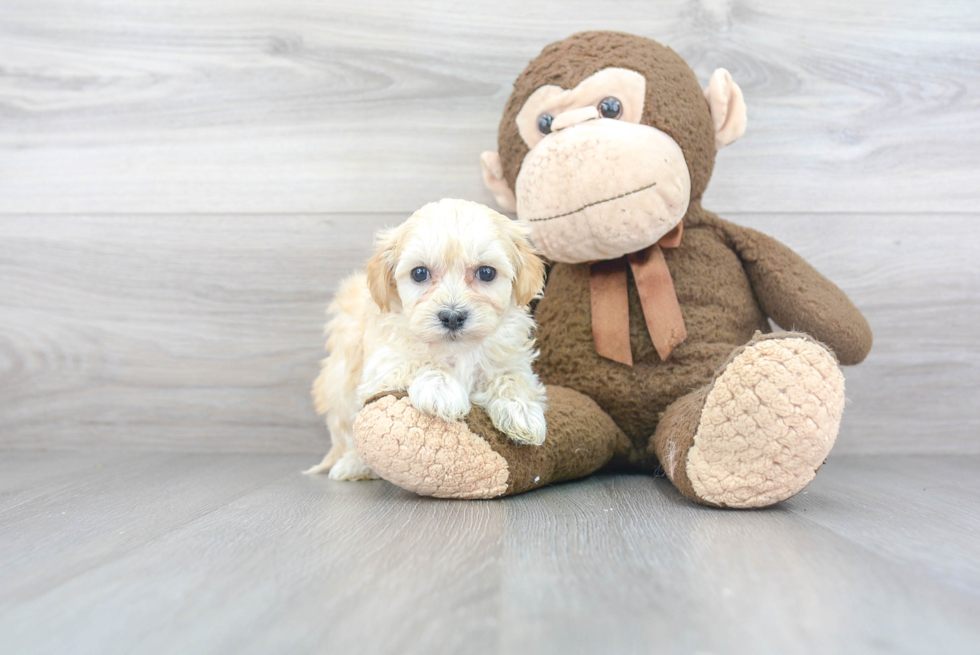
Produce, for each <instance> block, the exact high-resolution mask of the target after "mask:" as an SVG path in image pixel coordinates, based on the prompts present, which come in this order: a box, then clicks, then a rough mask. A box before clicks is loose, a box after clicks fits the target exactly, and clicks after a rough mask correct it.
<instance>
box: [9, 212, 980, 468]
mask: <svg viewBox="0 0 980 655" xmlns="http://www.w3.org/2000/svg"><path fill="white" fill-rule="evenodd" d="M402 218H403V217H402V216H401V215H397V214H387V215H386V214H380V215H359V216H356V217H349V216H343V215H311V216H297V215H279V216H251V215H244V216H213V215H212V216H139V217H132V216H95V217H91V216H15V217H10V216H8V217H0V242H3V243H4V244H6V246H7V247H6V248H5V250H4V251H3V252H2V253H0V279H2V280H3V281H4V284H2V285H0V308H2V312H3V315H4V320H3V321H2V322H0V391H2V393H0V443H2V444H3V445H4V446H6V447H16V448H60V447H69V448H78V447H112V448H118V447H128V448H133V449H166V450H185V451H186V450H197V451H271V452H321V451H323V450H324V448H325V447H326V443H327V433H326V430H325V428H324V427H323V423H322V421H321V420H320V419H319V418H318V417H316V416H315V414H314V413H313V411H312V407H311V403H310V400H309V394H308V390H309V385H310V383H311V381H312V379H313V378H314V377H315V375H316V372H317V367H318V361H319V359H320V358H321V357H322V356H323V351H322V348H323V344H322V341H323V340H322V337H321V330H322V325H323V320H324V319H323V311H324V308H325V307H326V305H327V303H328V301H329V298H330V296H331V294H332V291H333V289H334V288H335V286H336V284H337V282H338V281H339V280H340V279H341V277H342V276H344V275H345V274H346V273H347V272H348V271H350V270H352V269H353V268H354V266H355V265H356V262H358V261H363V259H364V258H366V257H367V254H368V252H369V249H370V242H371V234H372V233H373V232H374V231H375V230H376V229H378V228H380V227H381V226H384V225H386V224H387V225H392V224H395V223H397V222H400V221H401V220H402ZM732 218H734V219H735V220H737V221H738V222H740V223H742V224H745V225H748V226H751V227H755V228H758V229H761V230H763V231H765V232H767V233H769V234H772V235H773V236H775V237H776V238H778V239H780V240H782V241H784V242H785V243H787V244H788V245H790V246H791V247H793V248H794V249H796V250H797V251H798V252H800V253H801V254H802V255H803V256H804V257H806V258H807V259H809V260H810V261H811V262H812V263H813V264H814V265H815V266H816V267H817V268H818V269H819V270H820V271H822V272H823V273H824V274H826V275H827V276H828V277H830V278H831V279H832V280H834V281H835V282H837V283H838V285H839V286H841V288H843V289H844V290H845V291H846V292H847V293H848V294H850V296H851V297H852V299H853V300H854V301H855V303H856V304H857V306H858V307H860V308H861V309H862V310H863V311H864V312H865V313H866V315H867V317H868V319H869V321H870V323H871V326H872V328H873V330H874V332H875V345H874V348H873V350H872V353H871V355H870V357H869V358H868V360H867V361H866V362H865V363H864V364H862V365H860V366H857V367H853V368H848V369H847V370H846V371H845V374H846V378H847V395H848V398H849V400H850V402H849V404H848V407H847V409H846V411H845V415H844V423H843V426H842V430H841V436H840V439H839V443H838V446H837V448H836V450H835V453H856V452H954V451H955V452H973V453H980V439H978V438H977V434H978V428H980V407H978V405H977V403H976V402H975V390H976V389H977V388H980V342H978V341H977V339H976V326H977V325H978V324H980V256H978V255H980V252H978V246H977V240H976V237H975V234H976V227H975V226H976V225H977V222H976V221H977V219H978V217H977V216H975V215H969V216H937V217H933V218H932V219H931V220H930V221H928V222H923V221H922V220H920V219H919V218H918V217H915V216H905V215H878V216H864V215H804V216H790V217H782V216H772V215H741V216H734V217H732Z"/></svg>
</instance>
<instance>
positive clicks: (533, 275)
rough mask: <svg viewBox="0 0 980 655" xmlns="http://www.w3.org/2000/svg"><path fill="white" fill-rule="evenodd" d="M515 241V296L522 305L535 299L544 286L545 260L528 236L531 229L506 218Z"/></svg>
mask: <svg viewBox="0 0 980 655" xmlns="http://www.w3.org/2000/svg"><path fill="white" fill-rule="evenodd" d="M506 220H507V223H508V224H509V227H510V233H511V239H512V241H513V243H514V252H515V255H514V271H515V275H514V297H515V299H516V300H517V304H518V305H520V306H521V307H523V306H525V305H527V304H528V303H529V302H531V301H532V300H534V297H535V296H537V295H538V294H539V293H541V287H543V286H544V270H545V267H544V260H543V259H542V258H541V255H539V254H538V251H537V250H535V248H534V246H532V245H531V240H530V239H529V238H528V233H529V229H528V228H527V227H526V226H525V225H524V224H523V223H520V222H518V221H511V220H510V219H506Z"/></svg>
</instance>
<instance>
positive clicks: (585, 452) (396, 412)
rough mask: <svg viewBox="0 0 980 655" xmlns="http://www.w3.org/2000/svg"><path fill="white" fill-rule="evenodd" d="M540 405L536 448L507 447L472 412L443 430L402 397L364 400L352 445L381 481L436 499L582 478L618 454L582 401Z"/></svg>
mask: <svg viewBox="0 0 980 655" xmlns="http://www.w3.org/2000/svg"><path fill="white" fill-rule="evenodd" d="M548 398H549V402H548V409H547V411H546V412H545V417H546V420H547V425H548V434H547V437H546V438H545V442H544V444H542V445H540V446H535V445H526V444H517V443H515V442H514V441H512V440H511V439H509V438H508V437H507V436H506V435H504V434H503V433H502V432H500V431H499V430H497V429H496V428H495V427H494V426H493V422H492V421H491V420H490V417H489V416H487V414H486V412H484V411H483V409H482V408H480V407H475V406H474V407H473V408H472V410H471V411H470V413H469V414H468V415H467V416H466V417H465V419H464V421H460V422H452V423H450V422H446V421H443V420H441V419H439V418H436V417H434V416H429V415H427V414H423V413H421V412H419V411H418V410H417V409H415V408H414V407H413V406H412V403H411V400H410V399H409V398H408V397H407V396H406V395H405V394H404V393H392V394H388V395H384V396H381V397H380V398H378V399H377V400H374V401H369V402H368V404H367V405H365V407H364V409H362V410H361V412H360V413H359V414H358V415H357V418H356V419H355V420H354V441H355V443H356V444H357V450H358V452H359V453H360V454H361V456H362V457H363V458H364V461H365V462H367V464H368V466H370V467H371V469H372V470H373V471H374V472H375V473H377V474H378V475H380V476H381V477H382V478H384V479H385V480H388V481H389V482H392V483H393V484H396V485H398V486H399V487H402V488H403V489H407V490H409V491H413V492H415V493H417V494H420V495H423V496H435V497H437V498H496V497H498V496H508V495H512V494H517V493H522V492H524V491H529V490H531V489H536V488H538V487H541V486H544V485H546V484H550V483H553V482H559V481H562V480H570V479H573V478H578V477H582V476H585V475H588V474H590V473H592V472H593V471H595V470H597V469H599V468H601V467H602V466H603V465H605V464H606V463H607V462H608V461H609V460H610V459H611V458H612V455H613V451H614V449H616V448H623V447H624V446H623V444H624V442H625V440H626V436H625V435H623V433H622V431H620V430H619V428H618V427H616V425H615V423H613V421H612V419H611V418H609V416H608V415H606V414H605V413H604V412H603V411H602V410H600V409H599V407H598V405H596V404H595V403H594V402H593V401H592V400H590V399H589V398H587V397H585V396H583V395H582V394H580V393H577V392H575V391H572V390H570V389H564V388H561V387H549V388H548Z"/></svg>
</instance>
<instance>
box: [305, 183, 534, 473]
mask: <svg viewBox="0 0 980 655" xmlns="http://www.w3.org/2000/svg"><path fill="white" fill-rule="evenodd" d="M543 285H544V263H543V262H542V261H541V259H540V258H539V257H538V255H537V253H536V252H535V251H534V249H533V248H532V246H531V244H530V242H529V240H528V236H527V229H526V228H525V227H524V226H523V225H522V224H520V223H517V222H515V221H512V220H510V219H508V218H507V217H506V216H503V215H501V214H498V213H497V212H495V211H493V210H491V209H490V208H488V207H485V206H483V205H480V204H477V203H474V202H466V201H463V200H448V199H446V200H440V201H439V202H434V203H430V204H428V205H426V206H425V207H422V208H421V209H420V210H418V211H417V212H415V213H414V214H413V215H412V216H411V218H409V219H408V220H407V221H406V222H405V223H403V224H402V225H400V226H399V227H396V228H394V229H391V230H386V231H384V232H381V233H380V234H379V235H378V237H377V240H376V242H375V253H374V255H373V256H372V257H371V259H370V261H369V262H368V265H367V270H366V271H365V272H364V273H360V274H356V275H353V276H351V277H350V278H348V279H346V280H344V282H342V283H341V285H340V288H339V290H338V291H337V295H336V296H335V299H334V302H333V304H332V305H331V306H330V309H329V314H330V315H331V320H330V321H329V322H328V323H327V329H326V332H327V350H329V351H330V355H329V357H327V359H325V360H323V368H322V370H321V372H320V375H319V377H317V379H316V381H315V382H314V383H313V398H314V401H315V403H316V408H317V411H318V412H320V413H321V414H324V413H325V414H326V415H327V426H328V427H329V428H330V435H331V438H332V440H333V446H332V447H331V449H330V452H329V453H327V455H326V457H324V458H323V462H321V463H320V464H319V465H317V466H314V467H313V468H311V469H310V470H309V471H307V473H319V472H322V471H326V470H328V469H329V471H330V477H331V478H333V479H335V480H361V479H368V478H375V477H377V476H376V475H374V473H373V472H372V471H371V469H370V468H368V466H367V465H366V464H365V463H364V461H363V460H362V459H361V457H360V455H358V453H357V450H356V449H355V448H354V440H353V435H352V432H351V430H352V427H353V422H354V417H355V416H356V415H357V413H358V411H360V409H361V407H363V406H364V403H365V401H367V400H368V399H370V398H371V397H372V396H374V395H375V394H377V393H380V392H383V391H394V390H407V391H408V395H409V398H411V401H412V405H414V406H415V408H416V409H418V410H419V411H421V412H425V413H427V414H432V415H434V416H438V417H439V418H442V419H444V420H447V421H456V420H459V419H460V418H462V417H463V416H465V415H466V414H467V413H468V412H469V411H470V405H471V403H473V404H476V405H479V406H480V407H483V408H484V409H485V410H486V411H487V414H488V415H489V416H490V418H491V420H493V424H494V425H495V426H497V428H498V429H499V430H500V431H501V432H503V433H505V434H506V435H508V436H509V437H510V438H511V439H513V440H514V441H515V442H518V443H525V444H534V445H540V444H542V443H543V442H544V436H545V418H544V408H545V390H544V386H543V385H542V384H541V383H540V382H539V381H538V379H537V377H536V376H535V375H534V372H533V371H532V370H531V363H532V362H533V361H534V358H535V357H536V356H537V352H536V351H535V350H534V340H533V337H532V331H533V328H534V322H533V319H532V318H531V316H530V314H529V312H528V309H527V304H528V303H529V302H530V301H531V299H532V298H534V297H535V296H536V295H537V294H538V293H539V292H540V291H541V287H542V286H543Z"/></svg>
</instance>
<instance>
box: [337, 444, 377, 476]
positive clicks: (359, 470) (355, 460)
mask: <svg viewBox="0 0 980 655" xmlns="http://www.w3.org/2000/svg"><path fill="white" fill-rule="evenodd" d="M329 477H330V479H331V480H378V479H379V476H378V475H377V474H376V473H375V472H374V471H372V470H371V467H370V466H368V465H367V464H365V463H364V460H363V459H361V456H360V455H359V454H358V452H357V451H356V450H354V449H353V448H352V449H350V450H348V451H347V452H346V453H344V454H343V455H342V456H341V457H340V459H339V460H337V463H336V464H334V465H333V466H332V467H331V468H330V475H329Z"/></svg>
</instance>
